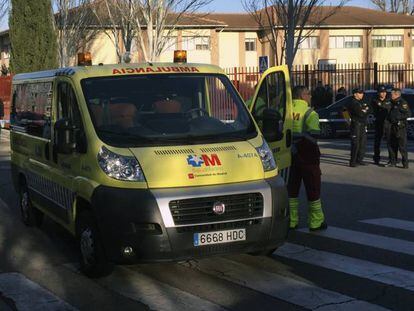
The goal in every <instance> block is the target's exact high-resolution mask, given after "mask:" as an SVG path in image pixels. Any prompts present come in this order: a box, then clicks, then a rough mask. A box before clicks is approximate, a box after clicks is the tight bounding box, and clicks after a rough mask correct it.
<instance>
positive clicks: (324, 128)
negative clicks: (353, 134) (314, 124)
mask: <svg viewBox="0 0 414 311" xmlns="http://www.w3.org/2000/svg"><path fill="white" fill-rule="evenodd" d="M320 126H321V138H332V137H333V136H334V130H333V128H332V125H331V124H329V123H321V124H320Z"/></svg>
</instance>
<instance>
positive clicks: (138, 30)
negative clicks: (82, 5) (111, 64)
mask: <svg viewBox="0 0 414 311" xmlns="http://www.w3.org/2000/svg"><path fill="white" fill-rule="evenodd" d="M211 1H212V0H102V2H103V3H104V8H105V10H106V13H107V16H108V17H107V22H109V25H110V26H109V27H108V23H107V24H106V26H107V29H108V30H107V34H108V36H109V37H110V38H111V39H112V38H117V37H118V35H119V33H120V37H121V39H122V42H123V45H124V47H125V50H126V51H130V50H131V46H132V44H133V40H136V43H137V46H138V48H139V50H140V52H141V53H142V56H143V58H144V59H145V61H147V62H150V61H156V60H157V59H158V57H159V56H160V54H161V53H162V52H163V50H164V49H165V48H166V47H168V44H169V43H170V38H171V35H172V34H173V33H174V32H175V31H176V29H177V25H178V24H179V22H180V21H181V20H182V19H183V18H186V19H188V20H191V19H193V18H197V17H198V18H200V17H201V16H200V15H197V17H196V15H195V14H194V13H196V12H197V11H198V10H199V9H200V8H201V7H203V6H205V5H207V4H208V3H210V2H211ZM96 15H97V17H98V18H100V20H101V25H103V26H104V25H105V23H104V22H103V18H102V16H103V15H99V14H96ZM112 40H113V39H112ZM113 43H114V45H115V48H116V51H117V54H118V58H119V61H121V60H122V55H121V48H120V46H119V42H118V41H117V40H113Z"/></svg>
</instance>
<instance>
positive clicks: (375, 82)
mask: <svg viewBox="0 0 414 311" xmlns="http://www.w3.org/2000/svg"><path fill="white" fill-rule="evenodd" d="M377 88H378V63H374V89H377Z"/></svg>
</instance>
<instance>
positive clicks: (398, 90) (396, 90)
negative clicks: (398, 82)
mask: <svg viewBox="0 0 414 311" xmlns="http://www.w3.org/2000/svg"><path fill="white" fill-rule="evenodd" d="M391 92H400V93H401V89H400V88H398V87H394V88H392V90H391Z"/></svg>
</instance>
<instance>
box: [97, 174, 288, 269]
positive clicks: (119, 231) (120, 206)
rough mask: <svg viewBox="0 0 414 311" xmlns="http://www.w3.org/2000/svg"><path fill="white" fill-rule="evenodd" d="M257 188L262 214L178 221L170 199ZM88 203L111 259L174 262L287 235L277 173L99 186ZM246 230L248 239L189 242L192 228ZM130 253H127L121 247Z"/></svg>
mask: <svg viewBox="0 0 414 311" xmlns="http://www.w3.org/2000/svg"><path fill="white" fill-rule="evenodd" d="M249 191H260V192H261V193H262V195H263V196H264V205H265V206H264V211H263V217H258V218H252V219H233V220H227V221H223V222H213V223H203V224H190V225H182V226H176V225H175V224H174V221H173V220H172V216H171V212H170V211H169V208H168V202H169V201H171V200H175V199H177V198H178V199H181V198H183V197H191V198H194V197H208V196H214V195H216V194H220V195H223V194H238V193H246V192H249ZM92 206H93V209H94V214H95V216H96V221H97V224H98V228H99V230H100V234H101V238H102V242H103V245H104V248H105V252H106V254H107V257H108V259H109V260H111V261H113V262H115V263H125V264H130V263H136V262H153V261H178V260H187V259H192V258H198V257H204V256H211V255H218V254H225V253H248V252H258V251H264V250H267V249H272V248H277V247H278V246H280V245H281V244H282V243H283V241H284V240H285V239H286V236H287V231H288V225H289V216H288V214H289V213H288V198H287V191H286V187H285V185H284V182H283V179H282V178H281V177H275V178H271V179H268V180H262V181H254V182H247V183H239V184H231V185H220V186H208V187H194V188H174V189H157V190H150V189H142V190H140V189H120V188H111V187H106V186H99V187H98V188H96V189H95V191H94V194H93V197H92ZM237 228H245V229H246V240H245V241H239V242H230V243H222V244H213V245H206V246H197V247H195V246H194V245H193V235H194V233H196V232H210V231H221V230H230V229H237ZM128 246H129V247H131V248H132V249H133V253H132V254H129V255H128V256H125V255H124V254H123V249H124V248H125V247H128Z"/></svg>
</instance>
